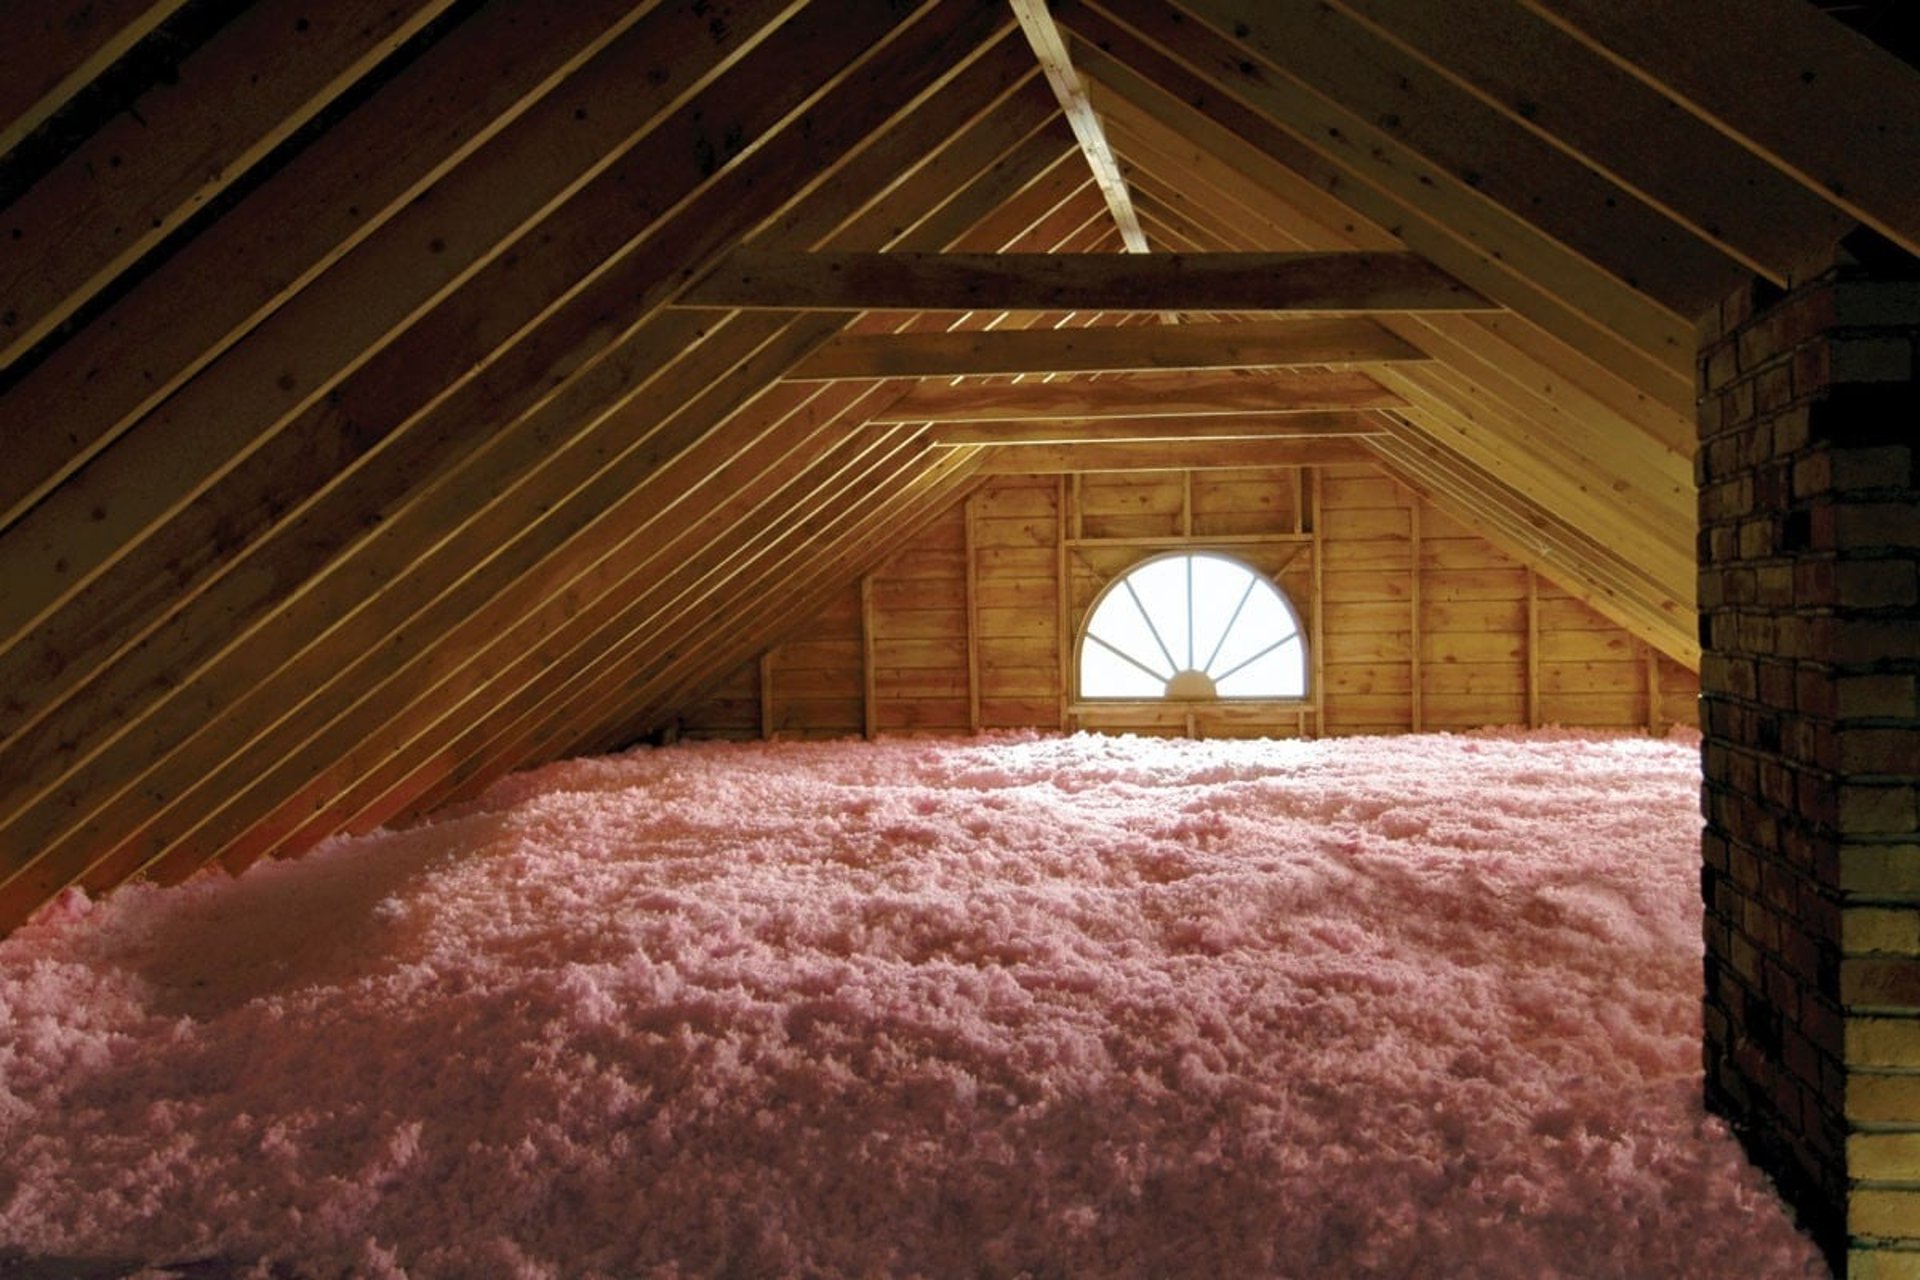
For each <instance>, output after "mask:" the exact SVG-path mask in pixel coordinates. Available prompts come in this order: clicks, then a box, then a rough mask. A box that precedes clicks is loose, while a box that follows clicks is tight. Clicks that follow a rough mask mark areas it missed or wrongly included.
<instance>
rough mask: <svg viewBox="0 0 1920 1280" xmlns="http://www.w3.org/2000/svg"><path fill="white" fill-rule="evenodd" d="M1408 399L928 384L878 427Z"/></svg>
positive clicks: (878, 418) (1178, 376) (1346, 380)
mask: <svg viewBox="0 0 1920 1280" xmlns="http://www.w3.org/2000/svg"><path fill="white" fill-rule="evenodd" d="M1406 403H1407V402H1406V401H1405V400H1403V399H1401V397H1400V396H1399V395H1398V394H1397V393H1396V392H1392V391H1389V390H1387V389H1386V388H1385V387H1382V386H1381V385H1380V384H1379V383H1377V382H1375V381H1374V380H1373V379H1372V378H1369V377H1367V376H1366V375H1365V374H1364V373H1359V372H1354V371H1343V372H1333V373H1314V372H1307V371H1304V370H1297V369H1295V370H1279V371H1275V372H1271V373H1261V374H1234V373H1140V374H1133V375H1130V376H1128V377H1124V378H1110V379H1102V380H1100V381H1060V382H1044V383H993V384H972V383H963V384H961V385H959V386H948V385H945V384H942V383H937V382H923V383H921V384H920V385H919V386H917V387H915V388H914V389H913V390H911V391H909V392H907V394H906V395H904V396H901V397H900V398H899V399H898V400H896V401H894V402H893V403H892V404H890V405H888V406H887V407H886V408H885V409H883V410H880V411H879V412H877V413H876V414H875V415H874V417H873V419H872V421H875V422H991V421H1032V420H1037V419H1047V418H1103V417H1121V418H1180V417H1196V418H1206V417H1218V416H1221V415H1230V414H1243V413H1285V412H1294V411H1314V410H1321V409H1398V408H1402V407H1404V406H1405V405H1406Z"/></svg>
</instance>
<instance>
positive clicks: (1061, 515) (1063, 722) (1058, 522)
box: [1053, 475, 1080, 733]
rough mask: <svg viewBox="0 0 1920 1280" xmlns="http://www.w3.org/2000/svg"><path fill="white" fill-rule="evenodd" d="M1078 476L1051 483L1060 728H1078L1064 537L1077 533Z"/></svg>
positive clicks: (1068, 563) (1069, 563) (1070, 573)
mask: <svg viewBox="0 0 1920 1280" xmlns="http://www.w3.org/2000/svg"><path fill="white" fill-rule="evenodd" d="M1079 498H1080V477H1079V476H1065V475H1062V476H1059V477H1057V478H1056V479H1055V480H1054V483H1053V512H1054V517H1053V532H1054V537H1053V589H1054V621H1055V627H1054V631H1055V634H1056V635H1058V636H1059V637H1060V644H1059V662H1060V683H1059V687H1058V689H1056V690H1055V692H1056V693H1057V694H1058V697H1059V703H1060V711H1059V716H1060V730H1061V732H1063V733H1064V732H1067V731H1069V730H1072V729H1075V728H1078V727H1079V726H1078V725H1077V724H1076V723H1075V722H1074V720H1073V717H1072V714H1071V711H1070V708H1071V706H1072V704H1073V699H1074V695H1075V693H1076V691H1077V690H1078V688H1079V683H1080V681H1079V672H1078V671H1076V670H1075V668H1074V661H1073V640H1074V636H1073V563H1072V560H1071V552H1070V551H1069V550H1068V545H1067V544H1068V541H1069V540H1070V539H1073V538H1078V537H1079V536H1080V501H1079Z"/></svg>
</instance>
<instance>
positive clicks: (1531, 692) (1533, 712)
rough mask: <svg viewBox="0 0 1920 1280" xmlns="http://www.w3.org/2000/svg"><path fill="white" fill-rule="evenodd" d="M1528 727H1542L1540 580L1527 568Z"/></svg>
mask: <svg viewBox="0 0 1920 1280" xmlns="http://www.w3.org/2000/svg"><path fill="white" fill-rule="evenodd" d="M1527 727H1528V728H1530V729H1537V728H1539V727H1540V578H1539V575H1538V574H1536V573H1535V572H1534V570H1533V566H1532V565H1528V566H1527Z"/></svg>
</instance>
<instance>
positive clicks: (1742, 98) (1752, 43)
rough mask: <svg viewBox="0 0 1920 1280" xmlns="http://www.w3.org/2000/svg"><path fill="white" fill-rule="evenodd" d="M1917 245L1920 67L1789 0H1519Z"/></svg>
mask: <svg viewBox="0 0 1920 1280" xmlns="http://www.w3.org/2000/svg"><path fill="white" fill-rule="evenodd" d="M1520 2H1521V3H1523V4H1525V5H1526V7H1527V8H1529V9H1531V10H1533V11H1534V12H1535V13H1537V14H1539V15H1540V16H1541V17H1544V18H1546V19H1548V20H1549V21H1551V22H1553V23H1555V24H1556V25H1558V26H1559V27H1560V28H1561V29H1563V30H1564V31H1566V32H1567V33H1568V34H1570V35H1573V36H1576V37H1578V38H1579V39H1580V40H1582V41H1583V42H1585V43H1586V44H1587V45H1588V46H1589V47H1590V48H1592V49H1593V50H1594V51H1595V52H1597V53H1599V54H1601V55H1602V56H1604V57H1606V58H1607V59H1609V60H1610V61H1612V62H1613V63H1614V64H1615V65H1617V66H1619V67H1620V68H1622V69H1624V70H1626V71H1628V72H1630V73H1631V74H1633V75H1635V76H1637V77H1639V78H1640V79H1642V80H1643V81H1645V82H1646V83H1647V84H1649V85H1650V86H1652V87H1653V88H1654V89H1656V90H1657V91H1659V92H1660V93H1662V94H1665V95H1666V96H1668V97H1670V98H1672V99H1673V100H1674V101H1676V102H1678V103H1680V105H1682V106H1683V107H1685V108H1686V109H1687V110H1689V111H1691V112H1693V113H1694V114H1695V115H1697V116H1699V117H1700V118H1701V119H1702V120H1704V121H1706V122H1707V123H1708V124H1710V125H1712V126H1713V127H1714V128H1716V129H1718V130H1720V131H1721V132H1722V133H1724V134H1725V135H1726V136H1727V137H1729V138H1732V139H1733V140H1734V141H1736V142H1738V143H1739V144H1740V145H1741V146H1743V147H1746V148H1747V149H1749V150H1750V151H1752V152H1754V153H1755V154H1756V155H1759V156H1761V157H1763V158H1765V159H1766V160H1767V162H1768V163H1769V164H1772V165H1773V166H1775V167H1777V168H1778V169H1779V170H1781V171H1782V172H1784V173H1787V174H1790V175H1792V176H1793V177H1794V178H1797V179H1798V180H1799V181H1801V182H1802V183H1805V184H1806V186H1807V187H1808V188H1809V189H1811V190H1813V191H1814V192H1817V193H1818V194H1819V195H1820V196H1821V197H1822V198H1823V199H1826V200H1829V201H1831V202H1832V203H1834V204H1835V205H1837V206H1839V207H1840V208H1842V209H1844V210H1846V212H1847V213H1849V214H1851V215H1852V216H1853V217H1856V218H1858V219H1860V221H1862V222H1864V223H1866V224H1867V225H1868V226H1870V227H1873V228H1875V229H1876V230H1878V231H1879V232H1880V233H1881V234H1882V235H1885V236H1887V237H1888V238H1889V239H1891V240H1893V241H1894V242H1895V243H1897V244H1899V245H1901V246H1903V247H1904V248H1905V249H1906V250H1907V252H1909V253H1916V254H1920V77H1916V76H1915V75H1914V74H1913V69H1912V68H1911V67H1908V66H1906V65H1905V64H1903V63H1902V62H1901V61H1900V60H1899V59H1898V58H1896V57H1894V56H1893V55H1892V54H1891V53H1888V52H1886V51H1885V50H1882V49H1879V48H1877V47H1875V46H1874V45H1872V44H1870V43H1869V42H1868V41H1866V40H1864V39H1862V38H1861V37H1859V36H1857V35H1855V34H1854V33H1853V32H1851V31H1848V30H1847V29H1846V28H1845V27H1843V26H1841V25H1840V24H1839V23H1837V22H1834V21H1833V20H1832V19H1831V18H1829V17H1827V16H1826V15H1825V14H1823V13H1820V12H1819V11H1818V10H1817V9H1815V8H1813V7H1812V6H1810V5H1803V4H1795V3H1792V0H1700V2H1699V3H1696V4H1689V5H1688V6H1687V7H1686V8H1685V9H1684V10H1676V9H1674V8H1672V7H1671V6H1668V5H1664V4H1661V3H1659V0H1632V3H1615V2H1614V0H1520Z"/></svg>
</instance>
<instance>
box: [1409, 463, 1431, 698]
mask: <svg viewBox="0 0 1920 1280" xmlns="http://www.w3.org/2000/svg"><path fill="white" fill-rule="evenodd" d="M1409 496H1410V498H1411V499H1412V501H1411V503H1410V505H1409V506H1408V509H1407V522H1408V530H1409V531H1408V534H1407V651H1408V654H1407V656H1408V661H1409V662H1410V663H1411V665H1412V671H1411V673H1410V681H1411V683H1410V684H1409V685H1408V694H1407V700H1408V705H1409V710H1410V713H1411V719H1412V726H1413V731H1414V732H1415V733H1419V732H1420V731H1421V730H1423V729H1425V728H1426V727H1427V719H1426V712H1425V708H1424V707H1423V706H1422V705H1421V704H1422V698H1421V693H1422V685H1423V683H1424V681H1423V679H1422V673H1423V672H1424V671H1425V669H1426V663H1425V661H1424V657H1423V653H1422V650H1423V648H1424V646H1423V645H1422V643H1421V634H1422V626H1421V616H1420V615H1421V608H1422V606H1421V600H1420V580H1421V577H1422V575H1421V572H1420V567H1421V545H1420V495H1419V494H1417V493H1413V494H1410V495H1409Z"/></svg>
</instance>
